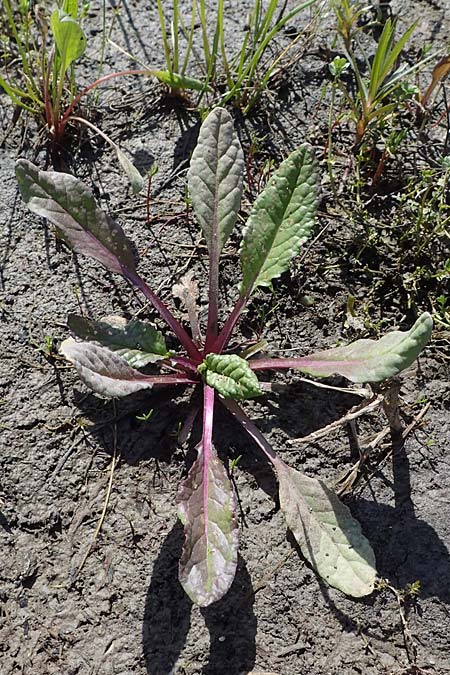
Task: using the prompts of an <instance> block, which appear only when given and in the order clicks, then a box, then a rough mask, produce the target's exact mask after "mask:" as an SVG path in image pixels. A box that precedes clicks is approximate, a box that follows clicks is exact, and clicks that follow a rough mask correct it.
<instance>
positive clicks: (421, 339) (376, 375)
mask: <svg viewBox="0 0 450 675" xmlns="http://www.w3.org/2000/svg"><path fill="white" fill-rule="evenodd" d="M432 329H433V320H432V318H431V316H430V315H429V314H428V312H425V313H424V314H422V315H421V316H420V317H419V318H418V319H417V321H416V322H415V324H414V325H413V327H412V328H411V329H410V330H408V331H406V332H403V331H392V332H391V333H387V334H386V335H384V337H382V338H380V339H379V340H366V339H364V340H357V341H356V342H353V343H352V344H350V345H347V346H346V347H336V348H334V349H326V350H325V351H323V352H316V353H315V354H311V355H310V356H302V357H300V358H294V359H289V358H288V359H255V360H254V361H250V365H251V368H252V369H253V370H264V369H266V368H275V369H277V370H279V369H281V368H296V369H298V370H301V371H302V372H304V373H308V374H309V375H312V376H314V377H329V376H331V375H334V374H338V375H343V376H344V377H346V378H347V379H349V380H351V381H352V382H358V383H361V382H380V381H381V380H386V379H387V378H388V377H393V376H394V375H397V373H399V372H401V371H402V370H404V369H405V368H408V366H410V365H411V363H413V361H415V359H416V358H417V357H418V356H419V354H420V352H421V351H422V349H423V348H424V346H425V345H426V344H427V342H428V340H429V339H430V336H431V331H432Z"/></svg>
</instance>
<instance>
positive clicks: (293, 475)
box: [275, 460, 376, 598]
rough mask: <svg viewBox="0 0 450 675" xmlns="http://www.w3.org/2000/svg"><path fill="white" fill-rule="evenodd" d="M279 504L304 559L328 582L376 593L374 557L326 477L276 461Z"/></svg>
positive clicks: (360, 592)
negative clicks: (313, 475)
mask: <svg viewBox="0 0 450 675" xmlns="http://www.w3.org/2000/svg"><path fill="white" fill-rule="evenodd" d="M275 465H276V469H277V474H278V479H279V486H280V506H281V510H282V511H283V513H284V515H285V518H286V522H287V525H288V527H289V529H290V530H291V531H292V533H293V535H294V536H295V539H296V540H297V543H298V544H299V546H300V548H301V551H302V553H303V555H304V556H305V558H306V559H307V560H308V561H309V562H310V563H311V565H312V567H313V568H314V569H315V570H316V571H317V573H318V574H319V575H320V576H321V577H322V578H323V579H325V581H326V582H327V583H329V584H330V586H334V587H335V588H338V589H339V590H340V591H342V592H343V593H346V594H347V595H351V596H353V597H356V598H358V597H361V596H364V595H369V594H370V593H372V591H373V588H374V582H375V577H376V569H375V555H374V553H373V551H372V548H371V546H370V543H369V542H368V540H367V539H366V537H365V536H364V535H363V534H362V532H361V526H360V524H359V523H358V521H357V520H355V519H354V518H353V516H352V515H351V513H350V509H348V508H347V506H345V505H344V504H343V503H342V502H341V501H340V500H339V499H338V497H337V496H336V494H335V493H334V492H333V491H332V490H330V489H329V488H328V487H327V486H326V485H325V483H324V482H323V481H321V480H317V479H315V478H309V477H308V476H305V475H304V474H302V473H300V472H299V471H296V470H295V469H291V468H289V467H288V466H287V465H286V464H284V462H281V460H277V461H276V464H275Z"/></svg>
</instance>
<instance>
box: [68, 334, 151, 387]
mask: <svg viewBox="0 0 450 675" xmlns="http://www.w3.org/2000/svg"><path fill="white" fill-rule="evenodd" d="M60 352H61V354H62V355H63V356H65V358H66V359H67V360H68V361H70V363H73V365H74V366H75V368H76V370H77V372H78V374H79V376H80V378H81V379H82V380H83V382H84V383H85V384H86V385H87V386H88V387H89V388H90V389H92V390H93V391H95V392H96V393H97V394H102V395H103V396H128V394H132V393H134V392H136V391H140V390H141V389H151V388H152V386H153V382H152V381H151V377H150V376H147V375H143V374H142V373H140V372H139V371H137V370H134V368H131V367H130V366H129V365H128V364H127V363H126V362H125V361H124V360H123V359H121V358H120V356H118V355H117V354H114V353H113V352H111V351H110V350H109V349H107V348H106V347H102V346H100V345H97V344H95V343H93V342H76V341H75V340H74V339H73V338H68V339H67V340H64V342H63V343H62V344H61V347H60Z"/></svg>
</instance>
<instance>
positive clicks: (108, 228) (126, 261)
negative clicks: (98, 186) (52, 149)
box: [16, 159, 134, 274]
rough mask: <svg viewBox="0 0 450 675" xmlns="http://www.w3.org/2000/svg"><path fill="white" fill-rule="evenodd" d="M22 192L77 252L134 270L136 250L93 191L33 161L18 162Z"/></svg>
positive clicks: (112, 269) (114, 268) (117, 267)
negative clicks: (96, 200) (36, 164)
mask: <svg viewBox="0 0 450 675" xmlns="http://www.w3.org/2000/svg"><path fill="white" fill-rule="evenodd" d="M16 176H17V182H18V183H19V188H20V192H21V193H22V197H23V199H24V201H25V203H26V204H27V206H28V208H29V209H30V211H32V212H33V213H36V214H37V215H38V216H42V217H43V218H47V219H48V220H49V221H50V222H51V223H53V225H55V226H56V227H57V230H58V233H59V234H60V236H61V238H62V239H64V241H65V242H66V243H67V244H68V245H69V246H70V247H71V248H72V249H73V250H74V251H75V252H76V253H82V254H83V255H86V256H88V257H89V258H94V260H97V261H98V262H99V263H101V264H102V265H103V266H104V267H106V269H107V270H109V271H110V272H114V273H116V274H124V268H127V269H128V270H134V259H133V252H132V249H131V246H130V243H129V241H128V239H127V238H126V237H125V234H124V233H123V230H122V228H121V227H120V225H118V224H117V223H116V222H114V220H112V218H110V217H109V216H108V215H107V214H106V213H104V212H103V211H102V210H101V209H100V208H99V207H98V206H97V204H96V203H95V199H94V195H93V194H92V192H91V190H90V189H89V188H88V187H87V186H86V185H84V183H82V182H81V181H80V180H78V178H75V176H72V175H70V174H68V173H59V172H56V171H41V170H39V169H38V167H36V166H34V164H32V163H31V162H28V161H27V160H25V159H20V160H19V161H18V162H17V164H16Z"/></svg>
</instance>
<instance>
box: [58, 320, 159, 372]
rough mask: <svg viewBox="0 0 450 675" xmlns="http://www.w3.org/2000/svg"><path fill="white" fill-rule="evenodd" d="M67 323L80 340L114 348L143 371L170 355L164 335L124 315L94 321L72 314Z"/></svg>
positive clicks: (118, 353)
mask: <svg viewBox="0 0 450 675" xmlns="http://www.w3.org/2000/svg"><path fill="white" fill-rule="evenodd" d="M68 324H69V328H70V330H71V331H72V332H73V333H75V335H76V336H77V337H78V338H80V339H81V340H87V341H89V342H98V343H100V344H101V345H103V346H104V347H107V348H108V349H111V350H112V351H113V352H115V353H116V354H117V355H118V356H120V357H122V359H124V360H125V361H126V362H127V363H128V365H129V366H131V367H132V368H143V367H144V366H146V365H148V364H149V363H156V362H157V361H161V360H162V359H165V358H167V357H168V356H169V353H168V351H167V347H166V343H165V340H164V336H163V335H162V333H160V332H159V331H158V330H156V328H153V326H150V325H149V324H147V323H144V322H143V321H127V320H126V319H124V318H123V317H121V316H105V317H104V318H103V319H101V320H100V321H93V320H92V319H86V318H85V317H83V316H77V315H76V314H69V317H68Z"/></svg>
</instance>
